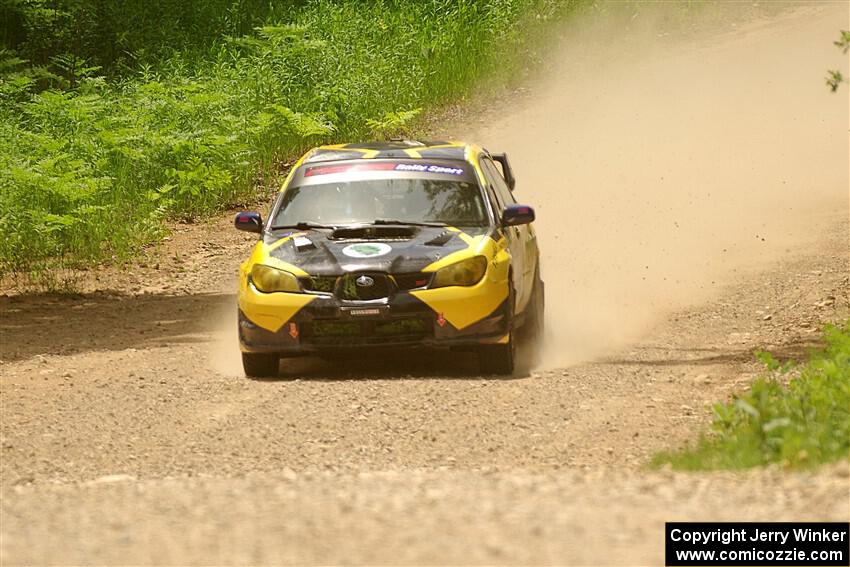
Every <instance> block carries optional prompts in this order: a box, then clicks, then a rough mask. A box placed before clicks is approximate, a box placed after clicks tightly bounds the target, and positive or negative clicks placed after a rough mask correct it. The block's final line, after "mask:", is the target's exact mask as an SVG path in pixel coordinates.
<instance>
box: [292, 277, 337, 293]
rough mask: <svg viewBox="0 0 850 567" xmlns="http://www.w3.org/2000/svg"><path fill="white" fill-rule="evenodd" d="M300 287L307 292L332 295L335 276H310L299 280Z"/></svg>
mask: <svg viewBox="0 0 850 567" xmlns="http://www.w3.org/2000/svg"><path fill="white" fill-rule="evenodd" d="M300 280H301V287H303V288H304V289H305V290H307V291H320V292H322V293H333V292H334V289H335V288H336V280H337V277H336V276H310V277H307V278H300Z"/></svg>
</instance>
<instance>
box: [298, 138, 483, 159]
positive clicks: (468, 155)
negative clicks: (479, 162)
mask: <svg viewBox="0 0 850 567" xmlns="http://www.w3.org/2000/svg"><path fill="white" fill-rule="evenodd" d="M483 151H484V150H482V149H481V148H479V147H478V146H476V145H474V144H468V143H466V142H458V141H433V140H432V141H418V140H390V141H384V142H362V143H355V144H335V145H330V146H320V147H318V148H314V149H312V150H310V151H309V152H308V153H307V155H305V156H304V159H303V160H302V163H305V164H307V163H316V162H324V161H336V160H351V159H393V158H401V159H411V158H413V159H418V158H422V159H456V160H463V161H471V160H472V159H474V158H475V157H476V156H477V155H478V154H479V153H482V152H483Z"/></svg>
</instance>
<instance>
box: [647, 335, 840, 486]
mask: <svg viewBox="0 0 850 567" xmlns="http://www.w3.org/2000/svg"><path fill="white" fill-rule="evenodd" d="M825 341H826V347H825V348H824V349H823V350H821V351H818V352H814V353H812V355H811V358H810V360H809V361H808V362H807V363H806V364H804V365H802V366H801V367H799V368H795V367H794V365H793V364H786V365H784V366H781V365H780V364H779V363H778V362H777V361H776V360H774V359H773V357H772V356H770V355H769V354H766V353H760V354H759V358H760V359H761V360H762V361H763V362H765V364H766V366H767V369H768V370H769V371H770V374H769V375H768V376H765V377H762V378H759V379H757V380H756V381H755V383H754V384H753V385H752V387H751V388H750V390H749V391H748V392H746V393H744V394H742V395H740V396H736V397H735V399H734V400H733V401H732V402H731V403H725V404H717V405H716V406H714V422H713V424H712V433H711V434H708V435H703V436H702V437H701V438H700V440H699V443H698V444H697V446H696V447H695V448H693V449H687V450H684V451H681V452H676V453H662V454H660V455H657V456H656V457H655V459H654V461H653V462H654V464H655V465H662V464H666V463H669V464H671V465H672V466H674V467H675V468H681V469H690V470H695V469H727V468H732V469H737V468H746V467H754V466H760V465H766V464H768V463H779V464H782V465H784V466H791V467H810V466H814V465H817V464H820V463H824V462H830V461H836V460H840V459H846V458H847V457H848V456H850V322H847V323H845V324H844V325H843V326H841V327H833V326H828V327H827V329H826V333H825ZM791 373H794V374H796V377H794V378H792V379H790V380H789V381H788V384H787V386H786V385H785V384H784V382H783V378H787V377H788V376H789V374H791Z"/></svg>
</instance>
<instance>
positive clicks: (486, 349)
mask: <svg viewBox="0 0 850 567" xmlns="http://www.w3.org/2000/svg"><path fill="white" fill-rule="evenodd" d="M515 347H516V345H515V341H514V337H513V333H510V334H509V335H508V342H507V344H498V345H486V346H482V347H479V350H478V367H479V368H480V369H481V373H482V374H495V375H497V376H510V375H511V374H513V373H514V368H515V367H516V348H515Z"/></svg>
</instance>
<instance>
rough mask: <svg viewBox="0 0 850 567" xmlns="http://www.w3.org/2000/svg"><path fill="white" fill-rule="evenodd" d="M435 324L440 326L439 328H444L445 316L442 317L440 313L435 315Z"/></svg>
mask: <svg viewBox="0 0 850 567" xmlns="http://www.w3.org/2000/svg"><path fill="white" fill-rule="evenodd" d="M437 324H438V325H439V326H441V327H445V326H446V317H445V315H443V314H442V313H440V314H439V315H437Z"/></svg>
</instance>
